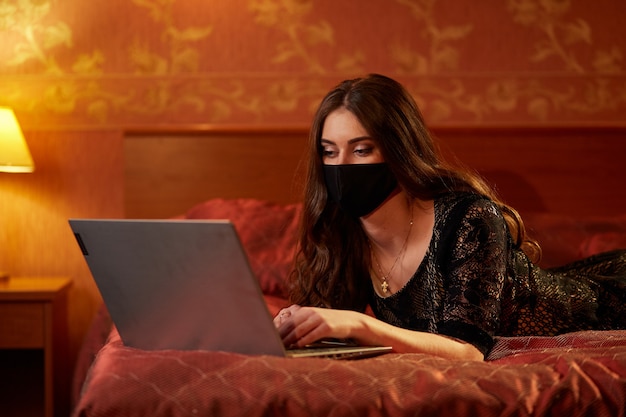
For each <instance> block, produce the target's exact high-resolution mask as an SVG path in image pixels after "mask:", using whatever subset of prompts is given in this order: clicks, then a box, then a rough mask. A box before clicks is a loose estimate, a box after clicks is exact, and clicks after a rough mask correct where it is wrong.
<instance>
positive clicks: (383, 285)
mask: <svg viewBox="0 0 626 417" xmlns="http://www.w3.org/2000/svg"><path fill="white" fill-rule="evenodd" d="M412 228H413V206H411V219H410V220H409V231H408V232H407V233H406V237H405V238H404V243H403V244H402V247H401V248H400V252H399V253H398V256H396V259H395V260H394V261H393V264H392V265H391V268H389V271H387V274H384V273H383V268H382V267H381V266H380V262H379V261H378V256H376V251H375V250H373V248H372V245H371V243H370V241H369V239H368V240H367V244H368V246H369V247H370V251H371V252H372V255H374V262H376V266H378V272H379V275H380V278H379V279H380V289H381V291H382V292H383V294H385V295H386V294H387V293H388V292H389V278H390V277H391V273H392V272H393V270H394V268H395V267H396V265H397V264H398V261H399V260H400V258H401V257H402V254H403V253H404V252H405V251H406V247H407V244H408V242H409V236H411V229H412Z"/></svg>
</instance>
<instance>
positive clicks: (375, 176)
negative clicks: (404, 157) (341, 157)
mask: <svg viewBox="0 0 626 417" xmlns="http://www.w3.org/2000/svg"><path fill="white" fill-rule="evenodd" d="M324 177H325V180H326V189H327V190H328V195H329V196H330V198H331V199H332V200H333V201H335V202H336V203H337V204H339V207H341V209H342V210H343V211H345V212H346V213H347V214H349V215H350V216H353V217H363V216H366V215H368V214H370V213H371V212H372V211H374V209H376V208H377V207H378V206H380V205H381V204H382V203H383V201H385V200H386V199H387V197H389V195H390V194H391V193H392V192H393V190H395V189H396V187H397V186H398V181H397V180H396V178H395V177H394V175H393V173H392V172H391V170H390V169H389V166H388V165H387V164H386V163H380V164H346V165H324Z"/></svg>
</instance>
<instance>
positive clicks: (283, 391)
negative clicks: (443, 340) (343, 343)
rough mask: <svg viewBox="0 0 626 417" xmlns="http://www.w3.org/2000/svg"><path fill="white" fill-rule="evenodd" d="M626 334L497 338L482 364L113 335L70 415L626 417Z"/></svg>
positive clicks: (596, 333)
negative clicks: (140, 343) (162, 347)
mask: <svg viewBox="0 0 626 417" xmlns="http://www.w3.org/2000/svg"><path fill="white" fill-rule="evenodd" d="M625 404H626V331H622V332H617V331H613V332H591V331H589V332H579V333H572V334H567V335H563V336H559V337H553V338H538V337H531V338H505V339H501V340H499V342H498V344H497V346H496V348H495V349H494V351H493V354H492V357H491V358H490V360H489V361H486V362H460V361H448V360H443V359H438V358H434V357H431V356H425V355H420V354H387V355H383V356H379V357H376V358H370V359H362V360H357V361H337V360H332V359H287V358H278V357H269V356H257V357H255V356H244V355H238V354H232V353H225V352H201V351H188V352H180V351H160V352H148V351H141V350H137V349H131V348H127V347H125V346H123V345H122V344H121V342H120V340H119V337H118V336H117V334H116V332H115V331H113V333H112V335H111V338H110V340H109V342H108V343H107V344H106V346H105V347H104V348H103V349H102V350H101V351H100V353H99V354H98V356H97V358H96V361H95V363H94V366H93V368H92V369H91V372H90V374H89V377H88V379H87V382H86V385H85V387H84V390H83V396H82V397H81V399H80V401H79V404H78V407H77V408H76V410H75V415H76V416H170V417H172V416H242V415H245V416H247V417H253V416H273V415H290V416H301V415H302V416H334V415H335V416H378V415H381V416H382V415H385V416H405V415H406V416H408V415H411V416H414V415H453V416H465V415H467V416H478V415H480V416H485V417H486V416H510V415H521V416H522V415H558V416H567V417H570V416H578V415H606V416H618V415H624V413H625Z"/></svg>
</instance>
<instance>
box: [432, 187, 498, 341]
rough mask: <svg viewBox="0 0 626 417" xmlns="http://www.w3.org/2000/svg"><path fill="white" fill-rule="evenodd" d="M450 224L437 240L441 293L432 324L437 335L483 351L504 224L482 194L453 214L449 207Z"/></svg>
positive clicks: (494, 305)
mask: <svg viewBox="0 0 626 417" xmlns="http://www.w3.org/2000/svg"><path fill="white" fill-rule="evenodd" d="M466 207H467V206H466ZM458 211H459V210H457V212H458ZM455 225H457V226H456V227H457V228H456V229H449V230H450V232H449V233H448V237H447V238H446V240H447V241H444V242H442V248H443V249H444V250H445V251H447V256H446V261H445V263H444V264H443V265H442V270H443V274H444V282H445V286H446V288H447V291H446V299H445V303H444V306H443V314H442V317H443V320H442V322H441V323H438V328H439V332H440V333H441V334H446V335H448V336H452V337H456V338H459V339H462V340H466V341H468V342H470V343H472V344H473V345H475V346H476V347H477V348H478V349H480V350H481V351H482V352H483V353H487V351H488V350H489V349H490V348H491V346H492V345H493V335H494V334H495V332H496V330H497V329H498V326H499V317H500V297H501V294H502V289H503V286H504V280H505V276H506V267H507V262H506V256H507V247H508V243H507V242H508V228H507V226H506V222H505V220H504V218H503V216H502V214H501V213H500V211H499V210H498V209H497V207H496V206H495V205H494V203H493V202H491V201H490V200H487V199H482V198H481V199H477V200H474V201H472V202H471V204H469V206H468V208H467V209H465V210H460V212H459V213H455V212H454V210H452V212H451V213H450V214H449V218H448V221H447V222H446V227H447V228H451V227H452V228H454V227H455Z"/></svg>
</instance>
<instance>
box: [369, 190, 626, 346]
mask: <svg viewBox="0 0 626 417" xmlns="http://www.w3.org/2000/svg"><path fill="white" fill-rule="evenodd" d="M370 305H371V307H372V310H373V311H374V314H375V315H376V317H378V318H379V319H381V320H383V321H386V322H388V323H390V324H393V325H396V326H399V327H404V328H408V329H412V330H420V331H426V332H431V333H438V334H442V335H447V336H450V337H454V338H458V339H461V340H464V341H467V342H469V343H471V344H473V345H474V346H476V347H477V348H478V349H479V350H480V351H481V352H483V353H484V354H487V353H488V351H489V350H490V349H491V347H492V346H493V343H494V341H493V337H494V336H496V335H500V336H517V335H537V336H553V335H556V334H560V333H566V332H571V331H578V330H590V329H598V330H603V329H607V330H608V329H624V328H626V250H620V251H613V252H607V253H603V254H599V255H596V256H592V257H589V258H586V259H583V260H580V261H577V262H574V263H571V264H568V265H565V266H562V267H559V268H551V269H541V268H539V267H538V266H536V265H534V264H532V263H531V262H530V261H529V260H528V258H527V257H526V255H525V254H524V253H523V252H522V251H521V250H520V249H518V248H516V247H515V246H514V245H513V242H512V240H511V237H510V235H509V233H508V228H507V226H506V223H505V221H504V218H503V217H502V214H501V212H500V211H499V210H498V208H497V207H496V206H495V205H494V203H493V202H492V201H490V200H488V199H486V198H484V197H480V196H476V195H473V194H468V193H451V194H447V195H445V196H443V197H441V198H438V199H437V200H435V226H434V230H433V237H432V240H431V242H430V246H429V248H428V251H427V253H426V256H425V257H424V260H423V261H422V263H421V265H420V266H419V268H418V270H417V271H416V273H415V275H413V277H412V278H411V279H410V280H409V282H408V283H407V284H406V286H405V287H404V288H402V289H401V290H400V291H398V292H396V293H394V294H392V295H391V296H389V297H386V298H383V297H380V296H379V295H378V294H376V292H375V291H374V289H373V287H372V288H371V291H370Z"/></svg>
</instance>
